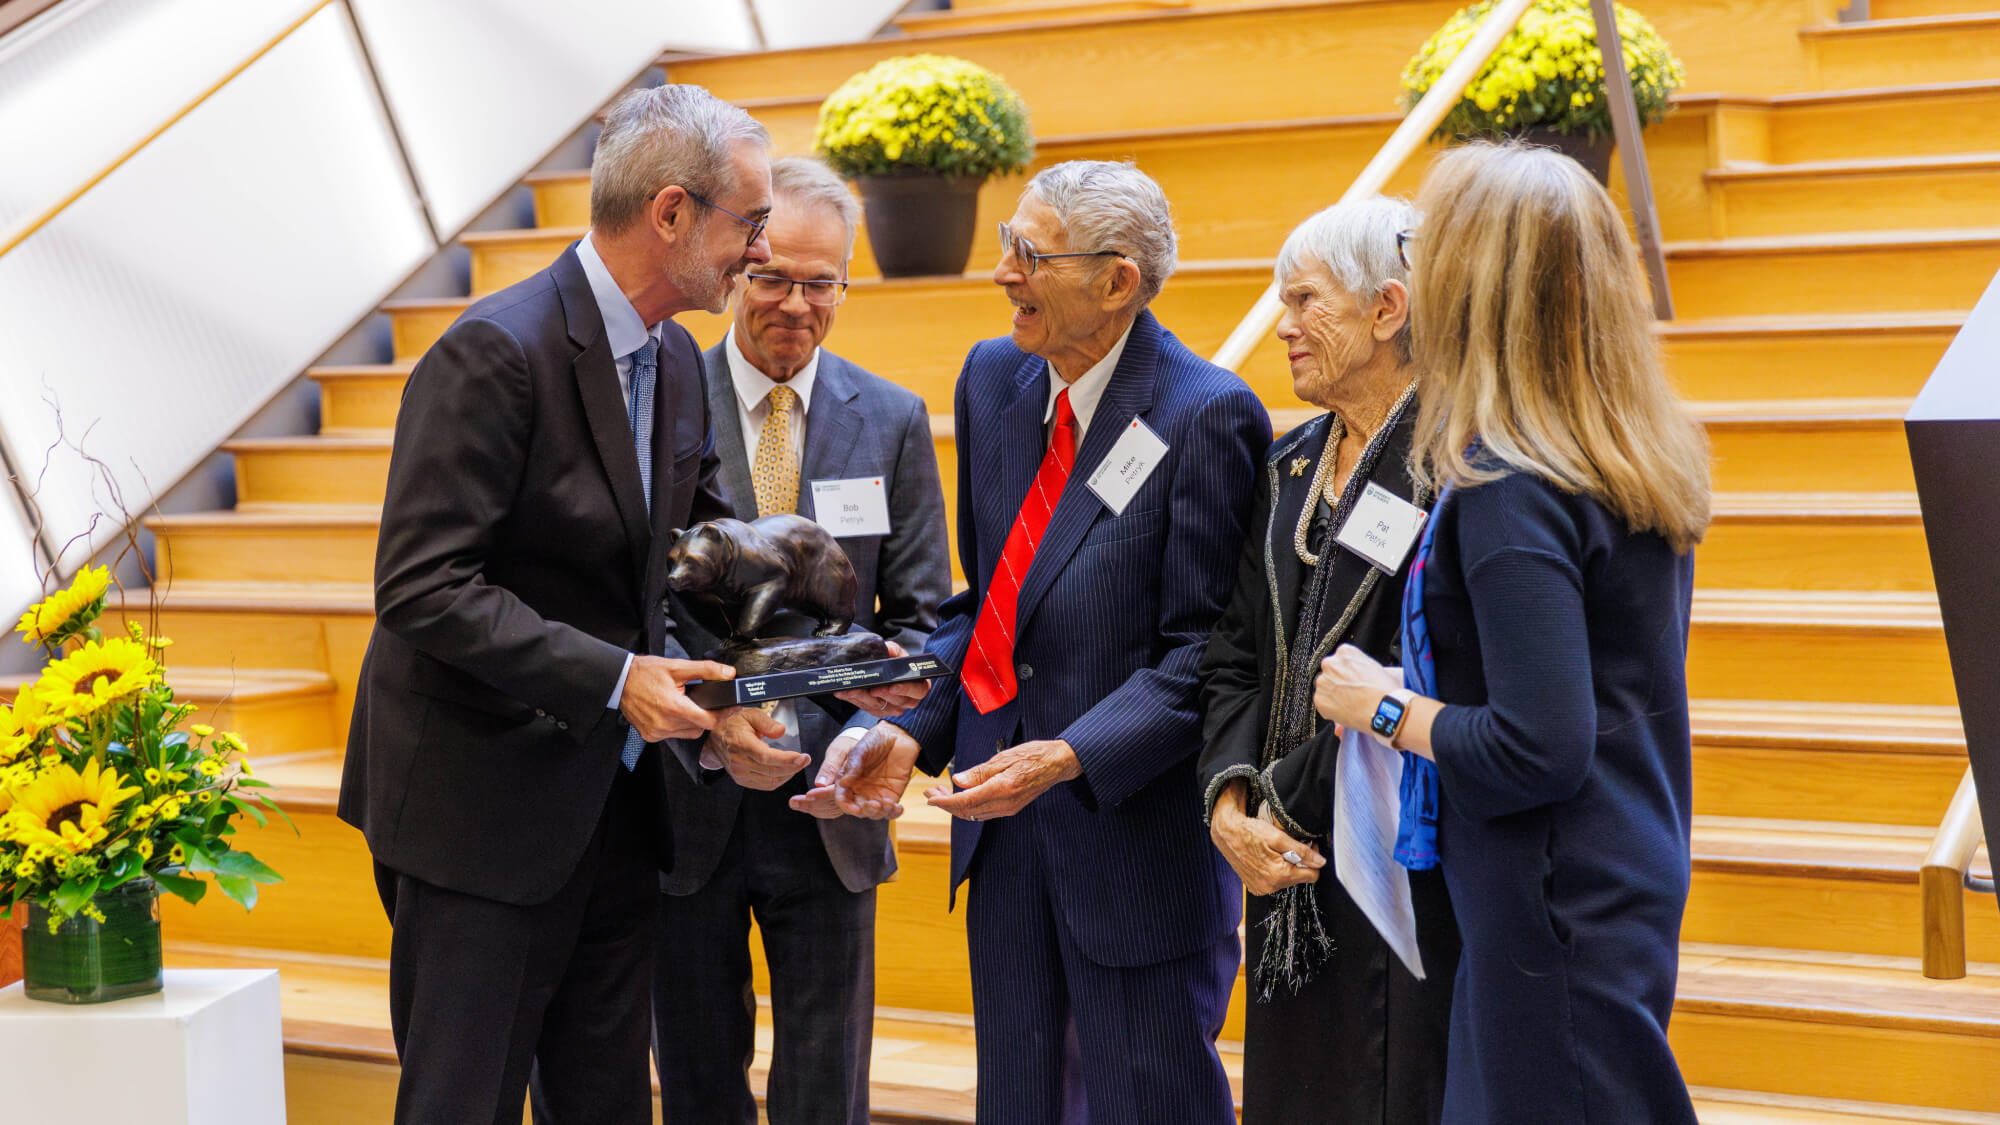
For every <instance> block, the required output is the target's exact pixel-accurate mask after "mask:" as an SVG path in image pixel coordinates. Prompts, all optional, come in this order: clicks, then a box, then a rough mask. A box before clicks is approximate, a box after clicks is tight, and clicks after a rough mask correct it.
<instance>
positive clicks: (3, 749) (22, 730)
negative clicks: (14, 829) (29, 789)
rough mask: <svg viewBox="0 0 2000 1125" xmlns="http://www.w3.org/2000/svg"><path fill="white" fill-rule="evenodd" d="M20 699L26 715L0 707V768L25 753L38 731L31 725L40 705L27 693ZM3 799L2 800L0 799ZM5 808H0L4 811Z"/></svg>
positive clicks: (7, 707) (12, 709)
mask: <svg viewBox="0 0 2000 1125" xmlns="http://www.w3.org/2000/svg"><path fill="white" fill-rule="evenodd" d="M21 698H22V699H24V700H26V701H27V702H28V708H27V714H25V715H24V714H19V713H17V712H16V711H15V709H14V708H13V707H9V706H0V766H4V765H8V764H9V763H11V762H13V761H14V760H15V759H16V758H19V757H20V756H21V755H22V754H24V753H26V752H27V749H28V747H29V746H31V745H33V744H34V741H35V736H36V735H37V734H39V733H41V731H40V729H39V728H37V727H35V726H33V725H31V724H32V723H33V722H34V721H35V719H37V718H38V717H39V714H38V713H39V711H40V709H41V707H40V704H39V703H37V702H35V700H34V696H33V695H32V693H29V692H22V693H21ZM0 799H4V798H0ZM4 808H5V806H0V809H4Z"/></svg>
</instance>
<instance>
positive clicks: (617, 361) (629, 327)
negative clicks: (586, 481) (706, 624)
mask: <svg viewBox="0 0 2000 1125" xmlns="http://www.w3.org/2000/svg"><path fill="white" fill-rule="evenodd" d="M576 260H577V262H578V263H579V264H580V265H582V266H583V276H584V279H585V280H587V281H589V282H590V295H591V297H593V298H595V299H596V301H597V312H598V315H600V316H602V317H603V318H604V342H605V343H606V344H607V345H609V346H610V348H611V356H612V364H613V366H615V367H617V369H618V399H619V401H620V402H623V403H624V404H625V414H626V417H628V418H629V417H631V414H632V357H633V356H634V355H636V354H637V353H638V351H639V349H640V348H642V347H645V346H646V341H647V340H648V339H651V340H653V341H654V342H655V343H657V342H659V340H660V328H661V325H663V324H665V323H666V322H665V321H661V322H660V323H658V324H653V325H651V326H648V325H647V324H646V322H645V321H643V320H641V319H639V310H637V309H635V308H633V307H632V302H631V300H630V299H628V298H627V297H626V296H625V291H624V290H623V289H620V288H618V283H617V282H616V281H614V280H612V277H611V271H610V270H609V269H607V268H606V267H605V265H604V259H603V258H601V257H599V256H598V254H597V248H596V247H595V246H592V245H591V244H590V238H589V236H585V237H584V238H581V239H578V240H577V244H576ZM655 393H658V392H657V391H656V392H655ZM631 674H632V655H631V654H630V653H627V654H626V656H625V667H624V668H622V669H620V670H619V672H618V683H617V685H616V686H614V687H613V688H612V689H611V702H609V703H607V704H605V706H606V707H607V708H609V709H611V710H613V711H616V710H618V705H619V703H621V702H622V701H623V700H624V699H625V677H627V676H629V675H631Z"/></svg>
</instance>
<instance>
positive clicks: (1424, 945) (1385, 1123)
mask: <svg viewBox="0 0 2000 1125" xmlns="http://www.w3.org/2000/svg"><path fill="white" fill-rule="evenodd" d="M1415 222H1416V213H1415V212H1414V211H1413V210H1412V209H1411V207H1410V206H1409V204H1407V203H1404V202H1402V201H1400V200H1391V199H1382V198H1374V199H1366V200H1359V201H1352V202H1348V203H1343V204H1340V205H1338V206H1335V207H1331V208H1328V209H1327V210H1325V211H1322V212H1320V213H1319V214H1317V215H1314V216H1313V217H1312V218H1310V219H1308V220H1306V221H1305V223H1303V224H1302V225H1300V227H1299V228H1298V229H1297V230H1295V231H1294V232H1292V235H1291V237H1290V238H1289V239H1287V240H1286V242H1285V246H1284V249H1283V250H1282V251H1281V252H1280V254H1279V257H1278V266H1277V276H1278V283H1279V286H1280V294H1281V296H1282V297H1283V300H1284V315H1283V318H1282V319H1281V320H1280V321H1279V322H1278V336H1279V338H1280V339H1282V340H1283V341H1284V342H1285V344H1286V345H1287V352H1288V354H1289V358H1290V360H1291V369H1292V387H1293V390H1294V391H1295V392H1296V393H1297V394H1298V396H1299V397H1300V398H1302V399H1304V400H1306V401H1307V402H1310V403H1312V404H1313V405H1314V406H1317V407H1320V408H1321V409H1323V410H1325V411H1327V413H1325V414H1321V415H1319V416H1317V417H1315V418H1313V419H1312V420H1310V421H1308V422H1306V423H1305V424H1304V425H1302V426H1299V427H1298V428H1297V429H1294V430H1292V431H1291V432H1290V433H1288V434H1286V435H1285V436H1284V437H1281V438H1279V439H1278V441H1277V443H1276V444H1274V445H1273V446H1272V447H1271V452H1270V455H1269V459H1268V462H1267V464H1266V466H1265V472H1264V474H1263V479H1262V480H1261V481H1260V482H1259V486H1258V491H1257V495H1256V504H1255V507H1254V508H1253V510H1252V513H1251V518H1250V528H1251V536H1250V539H1249V541H1248V542H1247V543H1246V544H1245V546H1244V549H1243V553H1242V556H1241V562H1240V563H1239V565H1238V568H1237V581H1236V591H1235V595H1234V597H1233V598H1232V600H1231V602H1230V604H1229V607H1228V609H1227V610H1226V611H1225V612H1224V614H1223V617H1222V619H1221V621H1220V623H1219V624H1218V625H1217V626H1216V630H1215V633H1214V635H1213V636H1212V637H1211V638H1210V640H1209V645H1208V654H1207V658H1206V660H1205V662H1204V665H1203V674H1204V678H1205V682H1206V688H1205V691H1204V700H1205V703H1206V705H1207V729H1206V735H1207V745H1206V748H1205V749H1204V751H1203V753H1202V756H1201V761H1200V766H1199V769H1200V773H1201V776H1202V780H1203V782H1204V791H1205V794H1206V797H1205V799H1206V808H1205V811H1206V812H1207V813H1208V816H1209V830H1210V835H1211V836H1212V838H1213V839H1214V841H1215V846H1216V847H1217V848H1218V849H1219V850H1220V851H1221V852H1222V854H1223V856H1224V857H1225V858H1227V859H1228V861H1229V863H1230V866H1232V867H1234V868H1235V869H1236V873H1237V874H1238V875H1239V876H1241V877H1242V879H1243V884H1244V886H1245V887H1246V888H1247V889H1248V890H1249V892H1250V900H1249V920H1250V925H1249V928H1248V933H1249V944H1250V949H1249V958H1248V959H1249V962H1250V965H1251V967H1252V977H1253V979H1252V986H1251V995H1252V1000H1251V1004H1250V1008H1249V1012H1248V1027H1247V1032H1246V1038H1245V1043H1244V1059H1243V1122H1244V1125H1317V1123H1322V1122H1327V1123H1331V1122H1340V1123H1343V1125H1378V1123H1380V1125H1403V1123H1428V1122H1433V1121H1436V1120H1437V1119H1438V1113H1439V1107H1440V1105H1441V1099H1442V1094H1443V1088H1444V1064H1445V1036H1446V1031H1447V1028H1448V1018H1449V1012H1450V1006H1451V981H1452V974H1453V969H1454V967H1455V961H1456V958H1457V932H1456V929H1455V927H1454V924H1453V921H1452V915H1451V903H1450V900H1449V899H1448V898H1447V896H1446V893H1445V888H1444V885H1443V882H1442V880H1441V879H1440V878H1439V877H1438V874H1437V872H1435V871H1431V872H1417V873H1414V874H1413V876H1412V878H1411V891H1412V896H1413V898H1414V903H1415V907H1416V914H1417V920H1418V935H1419V940H1420V942H1421V954H1422V961H1423V963H1424V968H1425V969H1426V971H1427V973H1426V976H1427V979H1426V980H1423V981H1419V980H1417V979H1416V978H1415V977H1414V976H1412V975H1411V973H1410V972H1409V971H1408V970H1407V969H1406V968H1405V967H1404V966H1403V964H1402V962H1401V961H1400V960H1398V959H1397V957H1396V956H1394V955H1393V954H1392V953H1390V951H1389V949H1388V947H1387V945H1386V944H1385V943H1384V942H1383V940H1382V938H1381V937H1380V936H1379V935H1378V934H1377V933H1376V932H1375V930H1374V928H1373V926H1372V925H1371V924H1370V923H1369V921H1368V919H1367V917H1366V916H1365V915H1364V914H1362V912H1361V910H1360V908H1359V907H1357V906H1356V905H1355V903H1354V901H1353V900H1352V899H1351V898H1349V897H1348V895H1347V893H1346V891H1345V890H1343V889H1342V888H1341V886H1340V884H1339V882H1338V881H1337V880H1336V879H1335V878H1334V869H1333V867H1332V866H1331V862H1330V861H1331V858H1332V857H1331V855H1330V854H1329V853H1328V844H1327V841H1328V838H1329V834H1330V832H1331V830H1332V825H1333V781H1334V763H1335V759H1336V755H1337V751H1338V750H1339V747H1340V740H1339V737H1338V735H1337V734H1336V732H1335V730H1334V728H1333V726H1332V724H1330V723H1324V722H1322V721H1321V720H1320V719H1319V717H1318V716H1316V715H1315V714H1314V713H1313V707H1312V684H1313V676H1314V673H1315V672H1316V671H1317V670H1318V668H1319V664H1320V660H1321V658H1323V657H1325V656H1326V655H1327V654H1328V653H1330V652H1332V651H1333V649H1334V647H1335V646H1336V645H1340V644H1352V645H1355V646H1358V647H1359V648H1360V649H1361V650H1362V651H1365V652H1367V653H1369V654H1370V655H1372V656H1374V657H1375V658H1377V659H1379V660H1383V661H1387V662H1390V663H1394V662H1395V660H1396V659H1397V632H1398V628H1399V624H1400V621H1401V615H1402V595H1403V567H1401V566H1400V565H1399V566H1392V567H1388V568H1383V567H1378V566H1376V565H1374V564H1372V563H1370V562H1369V560H1367V559H1365V558H1363V557H1362V556H1360V555H1358V554H1355V553H1354V552H1352V551H1350V550H1348V549H1347V548H1345V547H1342V546H1340V545H1339V544H1338V543H1336V542H1335V536H1336V532H1338V531H1339V529H1340V528H1341V527H1342V525H1343V524H1344V523H1345V521H1346V520H1347V519H1348V517H1349V515H1350V513H1351V512H1352V511H1353V510H1354V508H1355V506H1356V501H1357V498H1359V497H1360V496H1361V494H1362V493H1363V491H1364V490H1365V489H1366V488H1367V486H1368V485H1370V484H1375V485H1379V486H1380V487H1382V488H1383V489H1386V490H1388V491H1389V492H1391V493H1393V494H1394V495H1395V496H1397V497H1399V498H1401V499H1402V500H1404V501H1408V502H1410V503H1413V504H1416V505H1418V506H1419V507H1425V506H1428V504H1429V502H1430V493H1429V492H1428V491H1427V490H1426V489H1423V488H1421V487H1419V486H1417V485H1416V484H1413V483H1412V482H1411V479H1410V473H1409V466H1408V457H1409V450H1410V438H1411V421H1412V417H1413V415H1414V414H1415V412H1416V411H1415V407H1414V404H1413V402H1412V394H1411V382H1412V378H1413V373H1412V371H1411V369H1410V331H1409V291H1408V289H1407V286H1406V282H1407V276H1408V275H1407V271H1406V270H1405V268H1404V267H1403V266H1402V264H1401V261H1400V258H1399V254H1398V247H1397V241H1398V238H1397V236H1398V233H1399V232H1402V231H1405V230H1407V229H1408V228H1410V227H1412V226H1414V225H1415Z"/></svg>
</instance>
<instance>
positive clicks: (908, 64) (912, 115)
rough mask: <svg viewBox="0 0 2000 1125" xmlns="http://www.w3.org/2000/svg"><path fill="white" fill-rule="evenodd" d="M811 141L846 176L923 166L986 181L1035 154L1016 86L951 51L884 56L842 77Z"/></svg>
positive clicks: (1018, 166)
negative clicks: (860, 69)
mask: <svg viewBox="0 0 2000 1125" xmlns="http://www.w3.org/2000/svg"><path fill="white" fill-rule="evenodd" d="M813 145H814V147H815V148H816V149H817V150H818V151H819V154H820V155H821V156H822V157H824V158H825V159H826V162H827V164H828V165H830V166H831V167H832V168H833V170H834V171H836V172H839V173H840V174H841V175H843V176H846V177H848V178H849V179H855V178H858V177H861V176H879V175H884V174H886V173H890V172H896V171H903V170H923V171H929V172H936V173H938V174H940V175H944V176H951V177H959V176H970V177H973V178H975V179H982V180H983V179H985V178H986V177H987V176H990V175H993V174H995V173H1007V172H1017V171H1019V170H1021V169H1022V168H1025V167H1027V166H1028V161H1029V160H1030V159H1032V158H1033V157H1034V155H1035V142H1034V138H1033V136H1032V135H1031V134H1030V133H1029V131H1028V110H1027V107H1026V106H1024V105H1023V104H1022V103H1021V97H1020V95H1019V94H1016V93H1015V92H1014V88H1013V87H1012V86H1009V85H1008V84H1007V80H1006V79H1004V78H1002V77H1000V76H999V75H997V74H995V73H993V72H992V71H990V70H987V69H986V68H985V67H983V66H979V65H978V64H976V63H970V62H967V61H966V60H964V59H959V58H953V57H951V56H949V55H905V56H902V57H900V58H893V59H885V60H883V61H882V62H879V63H876V64H875V65H874V66H872V67H869V68H868V69H867V70H864V71H862V72H861V73H859V74H857V75H855V76H854V77H852V78H849V79H848V80H847V81H846V82H843V83H841V85H840V88H839V89H837V90H835V91H834V92H833V93H832V94H831V95H829V96H828V97H827V99H826V101H825V102H824V103H822V104H821V105H820V107H819V130H818V132H817V133H816V134H815V136H814V138H813Z"/></svg>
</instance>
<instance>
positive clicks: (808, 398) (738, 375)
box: [722, 327, 819, 414]
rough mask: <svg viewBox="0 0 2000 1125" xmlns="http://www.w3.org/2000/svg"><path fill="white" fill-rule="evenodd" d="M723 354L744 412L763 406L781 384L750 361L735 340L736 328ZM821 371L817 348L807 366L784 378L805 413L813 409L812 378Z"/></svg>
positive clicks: (731, 329) (731, 331)
mask: <svg viewBox="0 0 2000 1125" xmlns="http://www.w3.org/2000/svg"><path fill="white" fill-rule="evenodd" d="M722 354H723V355H724V356H726V357H727V358H728V360H729V381H730V383H731V384H733V385H734V386H735V387H736V401H738V402H740V403H742V404H743V411H744V413H746V414H747V413H749V412H750V411H753V410H755V409H757V408H758V407H759V406H762V405H763V404H764V399H765V398H767V397H769V395H770V393H771V388H772V387H775V386H777V385H778V383H777V381H776V380H775V379H772V378H771V377H770V376H769V375H766V374H764V373H763V372H762V371H759V370H757V365H756V364H754V363H751V362H750V358H749V357H748V356H746V355H744V354H743V349H742V347H741V346H739V345H738V344H737V342H736V329H735V328H734V327H731V328H730V330H729V346H728V347H726V348H724V349H722ZM818 374H819V349H818V348H814V349H813V354H812V358H811V359H808V360H806V365H805V366H804V367H801V368H799V370H798V373H797V374H795V375H793V376H792V377H791V378H789V379H787V380H785V385H786V386H787V387H790V388H791V389H792V392H793V393H794V394H796V395H798V396H799V410H800V412H802V413H804V412H809V411H811V410H812V392H813V380H814V377H815V376H817V375H818Z"/></svg>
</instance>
